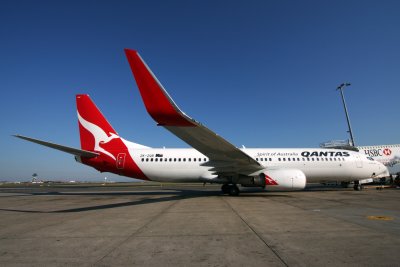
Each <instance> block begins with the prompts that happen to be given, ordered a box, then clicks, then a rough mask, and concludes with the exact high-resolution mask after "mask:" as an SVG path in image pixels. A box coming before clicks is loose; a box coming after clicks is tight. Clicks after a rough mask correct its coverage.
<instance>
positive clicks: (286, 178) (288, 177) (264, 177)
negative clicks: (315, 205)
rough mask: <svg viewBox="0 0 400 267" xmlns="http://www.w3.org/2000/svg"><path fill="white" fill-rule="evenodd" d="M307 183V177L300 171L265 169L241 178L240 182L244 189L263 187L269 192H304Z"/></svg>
mask: <svg viewBox="0 0 400 267" xmlns="http://www.w3.org/2000/svg"><path fill="white" fill-rule="evenodd" d="M306 182H307V179H306V175H305V174H304V173H303V172H302V171H301V170H298V169H277V170H269V169H265V170H262V171H261V172H259V173H257V174H254V175H251V176H241V177H239V180H238V183H239V184H241V185H242V186H243V187H263V188H265V190H268V191H277V190H286V191H287V190H302V189H304V188H305V187H306Z"/></svg>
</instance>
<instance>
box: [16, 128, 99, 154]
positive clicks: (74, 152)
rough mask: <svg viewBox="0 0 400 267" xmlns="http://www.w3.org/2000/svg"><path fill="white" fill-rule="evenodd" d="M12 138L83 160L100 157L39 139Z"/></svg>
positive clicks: (20, 136)
mask: <svg viewBox="0 0 400 267" xmlns="http://www.w3.org/2000/svg"><path fill="white" fill-rule="evenodd" d="M13 136H15V137H18V138H21V139H24V140H26V141H29V142H33V143H36V144H39V145H42V146H47V147H50V148H54V149H57V150H60V151H63V152H66V153H69V154H72V155H75V156H81V157H85V158H94V157H97V156H99V155H100V154H99V153H96V152H92V151H87V150H81V149H77V148H73V147H68V146H63V145H59V144H54V143H50V142H46V141H42V140H39V139H34V138H31V137H26V136H22V135H19V134H16V135H13Z"/></svg>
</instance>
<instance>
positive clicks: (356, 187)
mask: <svg viewBox="0 0 400 267" xmlns="http://www.w3.org/2000/svg"><path fill="white" fill-rule="evenodd" d="M353 188H354V190H356V191H361V190H363V185H362V184H361V183H360V182H359V181H354V187H353Z"/></svg>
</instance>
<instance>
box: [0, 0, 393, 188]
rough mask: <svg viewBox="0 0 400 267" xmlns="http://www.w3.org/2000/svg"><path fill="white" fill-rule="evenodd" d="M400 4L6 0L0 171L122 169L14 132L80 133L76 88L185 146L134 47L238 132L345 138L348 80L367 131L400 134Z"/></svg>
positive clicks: (304, 141) (361, 139)
mask: <svg viewBox="0 0 400 267" xmlns="http://www.w3.org/2000/svg"><path fill="white" fill-rule="evenodd" d="M399 14H400V2H399V1H280V0H279V1H278V0H276V1H2V4H1V8H0V36H1V41H0V88H1V93H2V97H1V98H0V101H1V102H0V104H1V105H0V114H1V116H0V120H1V125H2V126H1V128H0V136H1V138H0V145H1V148H2V151H1V152H2V153H1V154H0V180H27V179H29V178H30V177H31V175H32V173H34V172H37V173H38V174H39V176H40V177H42V178H43V179H72V180H78V179H84V180H96V179H97V180H101V179H103V178H104V176H107V177H109V179H111V180H113V179H114V180H115V179H117V178H116V176H113V175H109V174H105V175H104V174H100V173H98V172H97V171H95V170H93V169H91V168H90V167H87V166H83V165H80V164H77V163H75V161H74V159H73V157H71V156H70V155H68V154H64V153H61V152H58V151H53V150H51V149H47V148H43V147H40V146H38V145H35V144H31V143H28V142H24V141H22V140H19V139H16V138H13V137H11V134H15V133H19V134H23V135H28V136H32V137H36V138H40V139H44V140H50V141H53V142H57V143H61V144H65V145H68V146H74V147H79V136H78V124H77V119H76V107H75V94H78V93H88V94H89V95H90V96H91V97H92V99H93V100H94V101H95V102H96V104H97V106H98V107H99V108H100V109H101V110H102V112H103V114H105V115H106V117H107V118H108V120H109V121H110V122H111V123H112V125H113V126H114V128H116V130H117V131H118V132H119V134H120V135H121V136H123V137H124V138H126V139H128V140H131V141H135V142H138V143H141V144H144V145H148V146H152V147H162V146H166V147H187V146H186V144H184V143H183V142H181V141H180V140H179V139H178V138H176V137H175V136H173V135H172V134H170V133H169V132H167V131H166V130H165V129H163V128H161V127H157V126H156V125H155V123H154V121H153V120H152V119H151V118H150V116H149V115H148V114H147V113H146V111H145V108H144V106H143V104H142V101H141V98H140V95H139V93H138V90H137V88H136V84H135V82H134V79H133V77H132V74H131V71H130V69H129V65H128V63H127V60H126V58H125V55H124V52H123V49H124V48H132V49H136V50H138V51H139V52H140V54H141V56H142V57H143V58H144V60H145V61H146V62H147V64H148V65H149V66H150V67H151V68H152V70H153V71H154V72H155V74H156V75H157V77H158V78H159V80H160V81H161V82H162V83H163V85H164V87H165V88H166V89H167V90H168V91H169V93H170V95H171V96H172V97H173V98H174V100H175V101H176V103H178V105H179V106H180V108H181V109H182V110H184V111H185V113H187V114H189V115H190V116H191V117H193V118H195V119H197V120H199V121H201V122H202V123H203V124H205V125H207V126H208V127H209V128H211V129H212V130H214V131H216V132H217V133H219V134H220V135H222V136H224V137H225V138H226V139H227V140H229V141H231V142H232V143H233V144H235V145H237V146H241V145H245V146H246V147H317V146H318V144H319V143H320V142H322V141H326V140H331V139H347V138H348V136H347V133H346V130H347V125H346V121H345V116H344V112H343V107H342V104H341V101H340V98H339V94H338V92H337V91H335V88H336V87H337V86H338V85H339V84H340V83H342V82H343V81H349V82H351V83H352V86H351V87H348V88H347V89H346V91H345V96H346V100H347V103H348V108H349V112H350V117H351V122H352V126H353V130H354V135H355V139H356V143H357V144H359V145H373V144H392V143H400V134H399V132H400V126H399V123H398V121H397V117H396V115H395V114H396V112H397V111H398V109H399V95H400V90H399V89H400V75H399V74H400V49H399V47H400V34H399V28H400V16H399ZM124 181H129V179H125V180H124Z"/></svg>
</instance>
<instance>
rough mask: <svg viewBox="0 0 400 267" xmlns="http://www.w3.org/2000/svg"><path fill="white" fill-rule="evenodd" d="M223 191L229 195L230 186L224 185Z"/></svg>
mask: <svg viewBox="0 0 400 267" xmlns="http://www.w3.org/2000/svg"><path fill="white" fill-rule="evenodd" d="M221 190H222V193H223V194H229V184H224V185H222V186H221Z"/></svg>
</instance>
